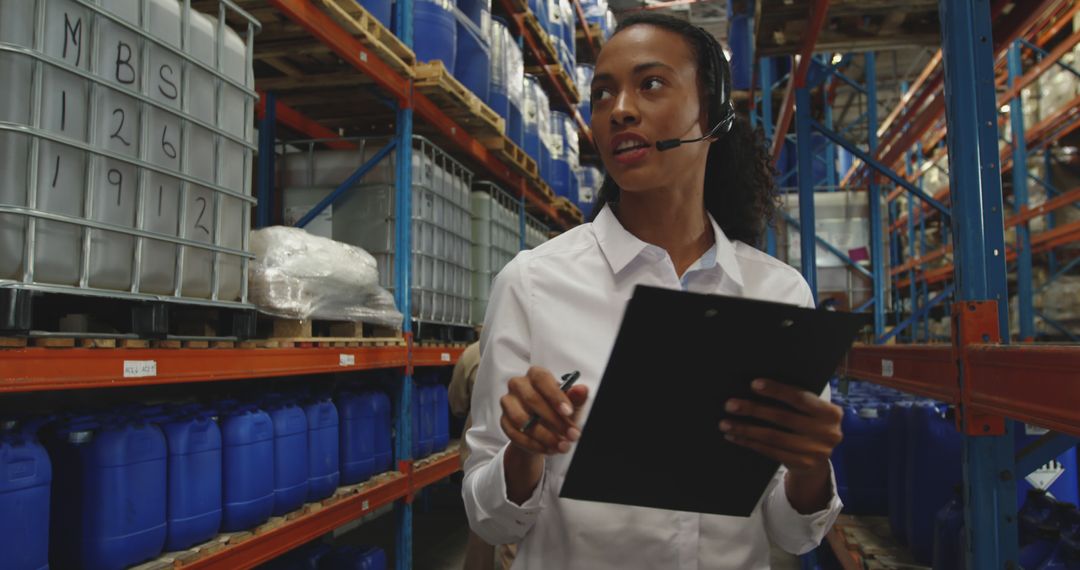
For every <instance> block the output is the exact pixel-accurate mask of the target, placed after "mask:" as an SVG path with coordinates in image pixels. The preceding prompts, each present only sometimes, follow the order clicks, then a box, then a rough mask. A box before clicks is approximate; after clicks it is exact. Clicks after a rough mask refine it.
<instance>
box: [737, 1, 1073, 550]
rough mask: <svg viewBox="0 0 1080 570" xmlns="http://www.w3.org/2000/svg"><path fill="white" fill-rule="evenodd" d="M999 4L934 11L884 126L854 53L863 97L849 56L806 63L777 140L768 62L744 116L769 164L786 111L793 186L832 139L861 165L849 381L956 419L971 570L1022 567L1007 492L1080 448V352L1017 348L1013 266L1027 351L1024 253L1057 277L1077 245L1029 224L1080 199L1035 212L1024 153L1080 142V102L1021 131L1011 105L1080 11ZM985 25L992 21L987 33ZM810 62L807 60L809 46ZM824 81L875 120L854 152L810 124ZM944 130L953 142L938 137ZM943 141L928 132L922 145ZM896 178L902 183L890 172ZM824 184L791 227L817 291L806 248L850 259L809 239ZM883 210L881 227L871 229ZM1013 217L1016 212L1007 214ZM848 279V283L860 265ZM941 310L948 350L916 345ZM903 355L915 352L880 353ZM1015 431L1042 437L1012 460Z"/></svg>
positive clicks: (1017, 107) (871, 73)
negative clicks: (1011, 236)
mask: <svg viewBox="0 0 1080 570" xmlns="http://www.w3.org/2000/svg"><path fill="white" fill-rule="evenodd" d="M820 4H822V3H820V2H812V3H810V2H808V3H807V5H808V6H810V8H811V12H810V14H808V16H809V22H810V27H809V28H808V30H809V33H806V34H804V38H813V37H814V36H815V33H814V32H815V29H816V27H817V22H819V21H820V19H823V18H824V15H823V14H821V13H820V12H819V8H820ZM991 4H993V5H991ZM1004 4H1005V2H1001V1H998V2H993V3H991V2H987V1H984V2H968V1H965V0H940V2H939V13H940V20H941V37H942V49H941V51H939V52H938V53H937V54H936V55H935V56H934V57H933V58H932V59H931V62H930V64H929V65H928V66H927V67H926V68H925V69H924V70H923V73H922V74H921V75H920V76H919V77H918V79H917V80H916V81H915V83H914V84H913V85H911V86H910V88H908V89H906V91H905V94H904V96H903V97H902V98H901V103H900V105H899V106H898V107H897V108H895V109H894V110H893V111H892V112H891V113H890V114H889V115H887V118H886V119H885V121H884V122H883V123H882V124H881V125H878V124H876V122H877V117H878V112H877V109H876V108H875V106H876V104H877V98H876V94H875V90H876V86H875V71H876V70H875V59H874V54H873V53H872V52H870V53H866V54H864V55H863V56H862V57H864V58H865V65H864V68H865V70H866V79H865V82H864V83H862V84H859V83H856V82H854V81H852V80H851V79H850V78H848V77H846V76H844V74H843V72H842V66H843V64H844V62H845V61H846V60H847V59H848V58H849V57H850V56H844V57H843V58H842V59H841V61H840V63H839V65H835V66H833V65H828V64H827V63H822V62H814V64H813V66H812V67H811V68H810V70H809V71H810V73H809V74H808V75H807V74H806V73H805V71H804V70H803V69H802V68H803V66H802V65H797V66H794V72H793V73H792V76H791V78H789V79H788V82H787V83H788V87H787V90H788V92H787V93H786V94H785V99H784V101H785V102H784V104H783V107H782V108H781V109H780V110H779V113H778V115H779V118H780V120H779V121H778V124H777V125H776V126H777V127H778V128H777V129H775V132H774V130H773V128H772V127H773V125H772V124H770V123H771V118H772V117H773V112H772V111H773V110H772V108H771V107H772V97H771V95H772V91H773V89H774V88H775V87H776V83H774V78H772V77H770V76H769V75H770V73H771V67H770V66H767V65H762V66H760V67H759V74H758V76H759V78H760V81H761V90H762V96H761V99H760V105H761V108H760V111H761V112H760V115H758V114H756V113H752V117H753V120H754V121H755V122H758V121H761V122H762V123H763V126H764V127H765V131H766V134H767V135H772V138H771V140H772V144H773V146H772V150H773V156H774V159H776V158H778V157H779V152H780V150H781V149H782V148H783V147H784V143H785V140H786V139H787V136H786V135H787V132H786V131H787V125H786V122H787V121H786V120H785V119H786V117H785V115H787V114H792V115H794V122H795V130H796V137H795V140H796V146H795V151H796V153H797V158H798V172H800V173H810V172H812V168H813V164H814V163H813V161H814V160H815V156H814V153H815V148H814V146H815V145H814V144H813V143H812V142H811V141H812V140H813V139H812V135H813V134H814V133H819V134H821V135H824V136H825V137H826V138H827V139H828V140H829V141H831V142H832V143H834V144H836V145H838V146H840V147H843V148H845V149H847V150H848V151H849V152H851V153H852V154H853V155H855V157H856V158H858V159H859V160H860V161H861V166H857V167H856V168H853V169H852V170H851V171H849V172H848V173H847V175H846V176H845V177H844V180H843V181H842V182H841V183H840V186H841V187H845V186H849V185H850V183H851V181H852V180H855V179H858V180H860V181H862V182H863V185H864V187H865V188H866V190H867V200H868V203H869V205H870V218H871V219H870V225H871V228H870V236H871V238H870V239H871V260H870V261H871V266H870V271H869V273H870V274H871V277H872V280H873V283H874V291H873V298H872V300H871V301H870V302H869V303H867V305H866V306H864V307H861V308H859V309H858V310H862V309H866V308H870V309H872V310H873V312H874V333H875V334H874V339H875V341H876V343H877V344H871V345H857V346H856V347H855V348H853V349H852V351H851V352H850V354H849V355H848V357H847V360H846V362H845V364H844V365H843V367H842V369H841V373H842V374H843V375H845V376H847V377H851V378H858V379H863V380H869V381H872V382H876V383H880V384H884V385H888V386H892V387H894V388H897V389H900V390H904V391H907V392H911V393H915V394H919V395H923V396H926V397H931V398H934V399H937V400H939V401H942V402H946V403H949V404H954V405H956V406H957V409H958V417H959V421H958V429H959V430H960V431H961V433H962V434H963V440H964V445H963V466H964V475H963V478H964V493H965V501H964V504H965V521H966V524H965V529H966V536H965V541H966V545H967V557H966V558H967V560H968V567H969V568H980V569H981V568H1008V567H1013V566H1015V565H1016V560H1017V549H1018V547H1017V544H1018V541H1017V529H1016V510H1017V505H1016V504H1015V502H1016V499H1015V497H1016V487H1015V485H1016V481H1017V480H1018V479H1020V478H1022V477H1023V476H1024V475H1026V474H1027V473H1028V472H1030V471H1031V470H1033V469H1034V468H1036V467H1037V466H1039V465H1042V464H1043V463H1045V462H1046V461H1048V460H1050V459H1052V458H1054V457H1056V456H1057V455H1059V454H1060V453H1062V452H1063V451H1064V450H1067V449H1069V448H1072V447H1075V446H1076V444H1077V439H1076V438H1077V437H1078V436H1080V411H1078V410H1080V372H1078V371H1080V346H1069V345H1062V346H1051V345H1034V344H1030V343H1025V344H1021V345H1014V346H1010V344H1009V340H1010V339H1009V333H1008V331H1009V311H1008V302H1009V288H1008V281H1007V275H1008V274H1009V264H1010V263H1014V262H1015V272H1016V275H1017V276H1018V286H1017V292H1018V294H1019V296H1020V297H1021V300H1020V312H1021V313H1022V317H1021V335H1020V337H1021V340H1023V341H1025V342H1026V341H1030V340H1032V339H1034V337H1035V335H1034V319H1035V318H1036V316H1037V315H1036V312H1035V311H1034V310H1033V308H1032V307H1031V304H1030V302H1031V298H1032V295H1033V294H1034V291H1033V289H1034V287H1033V286H1032V277H1031V276H1032V263H1033V256H1035V255H1036V254H1039V253H1041V252H1047V253H1048V257H1049V264H1050V266H1051V268H1052V269H1051V274H1052V276H1053V277H1052V278H1054V277H1057V276H1060V275H1064V274H1066V273H1067V272H1069V271H1071V270H1073V269H1075V268H1076V267H1078V266H1080V260H1078V259H1073V260H1071V261H1069V262H1068V263H1066V264H1064V265H1061V264H1058V263H1057V259H1056V258H1055V257H1054V255H1053V253H1054V248H1056V247H1058V246H1061V245H1065V244H1069V243H1075V242H1077V241H1080V226H1078V227H1073V225H1074V224H1069V225H1066V226H1059V227H1053V226H1052V225H1051V226H1049V227H1048V230H1047V231H1046V232H1042V233H1040V234H1037V235H1031V233H1030V232H1029V231H1028V228H1027V224H1028V222H1030V220H1032V219H1034V218H1037V217H1040V216H1047V215H1049V214H1050V213H1052V212H1053V211H1054V210H1056V209H1058V208H1064V207H1074V204H1075V202H1077V200H1078V198H1080V189H1076V190H1071V189H1061V190H1059V189H1049V188H1048V198H1050V199H1049V200H1047V202H1046V203H1044V204H1042V205H1040V206H1039V207H1037V208H1032V207H1030V206H1029V204H1028V192H1027V189H1028V184H1030V183H1031V182H1032V180H1034V181H1035V182H1038V183H1042V184H1043V185H1044V186H1047V185H1048V184H1047V182H1046V181H1039V180H1037V179H1036V177H1034V176H1032V175H1031V174H1030V173H1029V172H1028V171H1027V167H1026V165H1027V160H1028V158H1029V157H1030V156H1033V155H1039V154H1040V153H1041V154H1042V156H1044V157H1046V158H1045V160H1050V158H1049V154H1048V153H1047V152H1046V148H1047V147H1048V146H1049V144H1050V143H1052V142H1054V141H1056V140H1059V139H1060V138H1062V137H1063V136H1064V135H1066V134H1068V133H1070V132H1072V131H1073V130H1075V129H1077V128H1080V111H1078V110H1074V109H1073V108H1074V107H1076V105H1075V103H1080V101H1074V102H1073V103H1074V104H1072V105H1067V107H1068V108H1067V109H1065V110H1063V111H1061V112H1059V113H1057V114H1055V115H1054V116H1053V117H1048V118H1047V119H1046V120H1045V121H1040V122H1039V124H1037V125H1031V126H1025V125H1024V124H1023V119H1022V101H1021V97H1022V95H1021V90H1022V89H1023V88H1024V86H1026V85H1029V84H1031V83H1032V82H1033V81H1034V80H1035V79H1037V78H1038V76H1039V75H1040V74H1041V73H1043V72H1044V71H1045V70H1046V69H1048V68H1049V67H1051V66H1053V65H1056V64H1058V62H1057V60H1058V59H1060V57H1061V55H1062V54H1064V53H1065V52H1067V51H1069V50H1071V49H1072V48H1073V46H1074V45H1076V44H1077V43H1080V34H1073V35H1072V36H1070V37H1069V38H1068V39H1067V40H1066V41H1064V42H1062V43H1058V44H1057V46H1056V47H1055V49H1053V50H1051V51H1049V52H1047V51H1046V50H1045V49H1043V47H1042V46H1043V45H1045V44H1046V42H1047V41H1049V40H1051V39H1052V38H1053V37H1055V36H1059V35H1060V32H1061V30H1062V26H1064V24H1063V23H1061V22H1060V20H1059V21H1058V22H1057V23H1053V24H1049V23H1048V22H1049V21H1050V20H1049V16H1051V15H1055V14H1056V15H1059V16H1060V15H1062V14H1065V15H1067V16H1069V17H1070V21H1071V16H1072V15H1073V14H1075V13H1076V12H1077V9H1076V6H1073V5H1070V4H1069V3H1058V2H1057V1H1056V0H1042V1H1039V2H1032V3H1029V4H1026V5H1020V4H1016V5H1014V6H1012V8H1013V9H1012V10H1011V11H1004ZM992 21H993V22H996V24H995V26H994V27H992V25H991V22H992ZM994 32H997V35H995V33H994ZM804 47H805V46H804ZM809 49H810V50H811V51H812V49H813V45H812V43H811V44H810V46H809ZM1025 54H1028V56H1029V57H1030V56H1031V55H1032V54H1033V55H1034V57H1035V58H1037V63H1036V64H1035V65H1033V66H1032V67H1031V68H1030V69H1027V70H1025V69H1024V68H1023V66H1022V65H1021V64H1022V62H1023V60H1024V57H1025ZM801 55H802V57H801V58H800V59H801V60H800V61H799V62H798V63H799V64H801V63H803V62H806V61H807V60H808V59H809V57H808V55H809V52H808V51H804V52H803V53H802V54H801ZM998 60H1000V61H998ZM807 66H808V67H810V64H809V63H807ZM999 71H1000V72H1002V73H1000V74H999V73H998V72H999ZM1070 71H1074V70H1070ZM996 75H1000V76H1001V77H1002V78H1005V79H1006V80H1007V82H1008V84H1007V86H1006V87H1004V89H1003V91H1004V92H1003V93H1000V94H999V93H995V92H994V90H992V89H986V88H984V87H983V86H987V85H995V84H997V82H996V77H995V76H996ZM826 78H830V80H835V81H836V82H843V83H846V84H848V85H851V86H852V87H854V88H855V89H856V91H858V92H860V93H862V94H865V95H866V97H867V106H868V112H867V113H866V115H865V116H864V117H863V118H862V119H863V120H866V121H867V122H868V125H867V126H868V128H867V131H868V133H869V136H868V140H867V141H865V142H864V143H863V144H855V143H853V142H852V141H849V140H847V139H846V138H845V137H844V134H843V132H836V130H834V128H833V126H832V125H826V124H822V123H823V122H826V121H827V120H828V117H827V116H821V117H820V120H819V119H818V118H815V116H814V115H813V114H812V110H811V109H812V102H813V91H814V90H816V89H821V91H822V94H823V95H824V97H825V99H826V104H828V93H829V92H831V91H832V89H831V88H830V86H829V85H828V84H827V82H826ZM752 101H753V102H754V106H753V108H752V110H753V111H756V110H757V106H758V105H757V104H758V101H757V99H752ZM792 101H793V102H794V105H793V106H791V102H792ZM1003 104H1008V105H1009V108H1010V110H1011V111H1012V112H1011V115H1010V117H1009V120H1010V127H1011V130H1012V132H1013V133H1014V134H1013V139H1014V140H1015V141H1016V144H1012V143H1011V142H1010V141H1006V142H1007V145H1006V147H1005V148H1004V151H1001V150H999V144H998V143H999V141H998V124H999V111H998V109H999V107H1001V106H1002V105H1003ZM789 108H790V109H791V110H790V111H789V110H788V109H789ZM942 119H944V120H945V121H946V123H947V129H946V128H944V126H943V125H941V124H940V121H941V120H942ZM1074 124H1075V126H1074ZM1025 127H1027V128H1025ZM935 128H936V129H937V134H930V133H933V131H931V129H935ZM928 134H929V136H927V135H928ZM941 140H944V141H945V143H946V146H947V149H948V155H949V156H950V157H952V158H953V160H952V163H951V165H950V168H949V172H948V176H949V184H948V187H949V188H951V190H948V191H942V192H937V193H935V195H934V196H931V195H929V193H928V192H925V191H924V190H923V187H922V178H923V176H924V175H925V173H926V172H927V171H928V169H929V168H933V167H934V166H933V165H931V164H927V163H925V162H924V160H923V149H924V148H932V146H933V145H936V144H938V143H939V142H940V141H941ZM798 143H803V144H798ZM897 166H900V167H901V172H897V171H894V170H893V169H894V168H896V167H897ZM1003 173H1004V174H1008V175H1011V180H1012V186H1013V192H1012V201H1011V202H1007V200H1006V197H1005V195H1004V192H1003V189H1002V174H1003ZM856 174H858V177H856ZM885 185H888V187H887V188H886V187H885ZM821 186H822V185H821V184H820V183H819V181H816V180H814V179H813V177H812V176H810V175H800V176H799V198H800V199H799V206H800V212H799V218H798V220H789V222H795V223H796V225H797V226H798V228H799V231H800V238H801V247H802V251H801V262H802V270H803V273H804V276H805V277H806V279H807V281H808V283H809V284H810V285H811V288H812V290H815V294H816V283H817V280H816V263H815V255H816V245H817V244H821V245H824V246H825V247H826V249H827V250H829V251H830V252H831V253H832V254H834V255H837V257H839V258H841V259H844V258H845V256H844V255H843V252H839V251H835V250H836V248H835V247H830V244H825V243H822V242H823V240H821V239H820V238H818V236H816V235H815V232H814V225H815V224H814V221H815V220H814V196H815V190H822V188H821ZM905 193H906V194H908V195H909V196H908V203H907V210H908V211H907V212H904V211H902V210H903V208H901V207H900V205H899V202H897V201H896V198H897V197H899V196H900V195H902V194H905ZM916 200H918V203H916ZM885 204H887V205H888V210H887V211H888V220H887V221H883V220H881V219H880V217H881V216H880V212H881V206H882V205H885ZM1006 206H1008V207H1009V208H1010V214H1009V215H1005V214H1004V211H1005V210H1004V208H1005V207H1006ZM935 221H937V222H939V223H942V224H943V225H945V226H947V229H948V231H943V232H942V239H943V243H942V246H941V247H940V248H939V249H935V250H933V251H928V249H929V248H928V247H927V242H926V236H927V229H928V225H927V224H928V222H935ZM1013 226H1015V227H1017V228H1018V231H1017V243H1016V244H1015V247H1008V246H1007V244H1006V243H1005V229H1006V228H1008V227H1013ZM886 232H888V233H886ZM901 234H903V235H906V236H907V244H906V245H905V244H902V242H901V240H900V235H901ZM887 235H888V236H889V238H890V239H889V242H888V245H887V247H888V248H889V249H888V251H889V252H890V254H891V255H890V266H889V267H887V268H886V267H885V266H884V251H883V250H884V247H883V243H884V238H885V237H886V236H887ZM767 247H768V248H769V249H770V253H773V252H775V241H774V239H770V240H769V243H768V244H767ZM948 254H952V255H953V259H954V262H953V263H952V264H949V265H947V266H945V267H941V268H936V269H933V270H925V266H926V264H927V263H929V262H933V261H935V260H936V259H939V258H941V257H943V256H945V255H948ZM847 261H850V260H847ZM847 265H848V266H849V268H851V269H852V270H853V271H858V269H855V266H856V264H854V263H847ZM863 271H864V272H865V269H863ZM890 279H891V280H892V298H891V299H892V305H893V306H892V309H893V310H894V311H896V312H895V313H893V317H894V318H895V320H896V323H895V326H893V327H892V328H891V329H888V330H886V328H885V326H886V323H887V320H888V319H887V318H886V317H887V316H888V314H887V312H886V311H887V310H888V307H887V306H886V299H885V284H886V283H888V281H887V280H890ZM938 283H940V284H941V287H942V288H941V289H940V290H933V291H932V290H931V289H930V286H931V285H934V284H938ZM905 297H906V298H907V299H908V300H909V302H910V303H911V304H910V307H909V310H908V311H903V312H901V310H900V305H901V302H902V301H903V300H904V298H905ZM942 306H944V308H945V310H946V311H947V312H948V313H949V314H951V315H952V331H953V332H952V339H951V341H952V342H951V344H925V343H924V344H918V343H915V342H914V341H917V340H920V339H923V340H925V341H930V330H929V326H928V318H929V315H930V313H931V311H936V310H937V309H938V308H939V307H942ZM905 313H906V315H907V316H906V317H904V314H905ZM897 341H908V343H907V344H885V343H887V342H888V343H896V342H897ZM1016 421H1021V422H1026V423H1030V424H1034V425H1039V426H1043V427H1046V428H1048V429H1050V430H1052V431H1051V433H1050V434H1048V435H1047V436H1046V437H1044V438H1043V439H1042V440H1040V441H1039V442H1037V443H1036V444H1035V445H1032V446H1029V447H1028V448H1026V449H1024V450H1022V451H1020V452H1019V453H1017V451H1016V449H1015V447H1014V446H1015V442H1014V438H1013V437H1012V430H1013V424H1014V422H1016Z"/></svg>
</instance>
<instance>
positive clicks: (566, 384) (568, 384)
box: [518, 370, 581, 433]
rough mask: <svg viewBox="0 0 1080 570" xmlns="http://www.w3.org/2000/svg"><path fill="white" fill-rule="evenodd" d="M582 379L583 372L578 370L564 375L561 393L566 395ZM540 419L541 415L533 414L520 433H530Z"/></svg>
mask: <svg viewBox="0 0 1080 570" xmlns="http://www.w3.org/2000/svg"><path fill="white" fill-rule="evenodd" d="M580 377H581V372H580V371H578V370H575V371H573V372H571V373H569V374H563V377H562V381H563V383H562V385H561V386H559V390H561V391H563V392H564V393H565V392H566V391H567V390H569V389H570V388H573V387H574V382H577V380H578V378H580ZM539 419H540V415H539V414H533V415H532V416H531V417H529V421H527V422H525V425H523V426H521V429H520V430H518V431H520V432H521V433H525V432H526V431H528V429H529V428H531V427H533V426H534V425H536V422H537V421H538V420H539Z"/></svg>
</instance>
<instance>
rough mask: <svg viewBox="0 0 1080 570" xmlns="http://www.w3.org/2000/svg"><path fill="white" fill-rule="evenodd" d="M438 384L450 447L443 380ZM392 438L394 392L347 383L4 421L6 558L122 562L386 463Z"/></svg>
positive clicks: (27, 564)
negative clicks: (246, 398) (246, 399)
mask: <svg viewBox="0 0 1080 570" xmlns="http://www.w3.org/2000/svg"><path fill="white" fill-rule="evenodd" d="M429 392H430V394H429V396H428V397H427V400H428V401H430V403H429V404H428V411H427V412H425V415H424V417H427V418H428V419H426V420H425V421H424V423H425V425H427V426H428V430H429V431H430V432H431V433H433V434H436V433H437V434H439V438H432V439H430V440H429V445H430V447H431V449H443V448H445V446H446V444H445V443H442V439H441V438H442V437H443V435H444V434H447V433H448V427H446V426H443V425H442V424H440V423H439V422H440V421H441V422H442V423H443V424H445V422H446V421H448V413H447V411H446V410H445V409H444V410H443V411H442V412H440V411H439V410H438V409H437V407H436V404H441V405H442V406H443V407H444V408H445V407H446V398H445V388H442V389H441V391H439V390H436V389H434V388H432V389H431V390H429ZM421 415H422V414H417V417H420V416H421ZM440 426H441V427H440ZM39 431H40V440H39V439H38V437H37V435H36V434H37V432H39ZM390 438H391V411H390V399H389V397H388V396H387V395H386V394H383V393H381V392H370V391H348V390H346V391H342V392H340V393H339V394H338V396H337V397H336V401H335V400H331V399H330V398H329V396H316V397H303V398H296V397H289V396H280V395H272V396H266V397H264V398H263V399H262V401H261V402H258V403H241V402H236V401H232V400H222V401H218V402H215V403H214V404H212V405H207V406H201V405H190V404H189V405H182V406H170V407H167V408H163V407H161V406H154V407H147V408H141V409H131V408H126V409H121V410H116V411H114V412H112V413H106V414H96V415H86V416H67V417H63V418H60V419H53V418H47V419H45V420H42V421H35V422H28V423H25V424H22V425H20V424H15V423H9V424H5V429H4V430H3V431H0V530H2V531H3V532H2V533H0V551H2V552H5V553H6V554H5V565H4V567H5V568H13V569H18V570H22V569H24V568H26V569H39V568H46V567H48V565H49V564H51V565H52V567H53V568H123V567H126V566H130V565H133V564H138V563H140V562H142V561H145V560H148V559H152V558H154V557H156V556H157V555H159V554H160V553H161V552H162V551H163V550H165V551H173V550H180V549H184V548H188V547H190V546H193V545H195V544H198V543H200V542H204V541H206V540H208V539H210V538H212V537H213V536H214V535H216V534H217V533H218V532H221V531H237V530H244V529H248V528H252V527H254V526H257V525H259V524H261V523H262V522H264V521H266V520H267V519H268V518H269V517H270V516H271V514H285V513H287V512H290V511H292V510H295V509H296V508H299V507H300V506H302V505H303V504H304V503H305V502H308V501H317V500H320V499H322V498H325V497H328V496H330V495H331V494H332V493H333V492H334V491H335V490H336V489H337V487H338V485H339V484H352V483H358V482H361V481H364V480H366V479H368V478H370V477H371V476H372V475H374V474H376V473H380V472H383V471H387V470H389V469H390V468H391V464H392V456H391V441H390ZM446 439H448V438H446ZM440 445H441V447H439V446H440Z"/></svg>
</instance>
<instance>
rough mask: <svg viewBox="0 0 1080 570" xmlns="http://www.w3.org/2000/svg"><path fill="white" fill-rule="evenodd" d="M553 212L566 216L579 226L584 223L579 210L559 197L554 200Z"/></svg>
mask: <svg viewBox="0 0 1080 570" xmlns="http://www.w3.org/2000/svg"><path fill="white" fill-rule="evenodd" d="M555 210H556V211H558V212H559V213H562V214H566V215H567V217H569V218H570V219H571V220H573V221H576V222H577V223H579V224H580V223H581V222H583V221H585V218H584V216H582V215H581V210H579V209H578V207H577V205H576V204H574V203H573V202H571V201H570V200H567V199H566V198H562V197H559V198H556V199H555Z"/></svg>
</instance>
